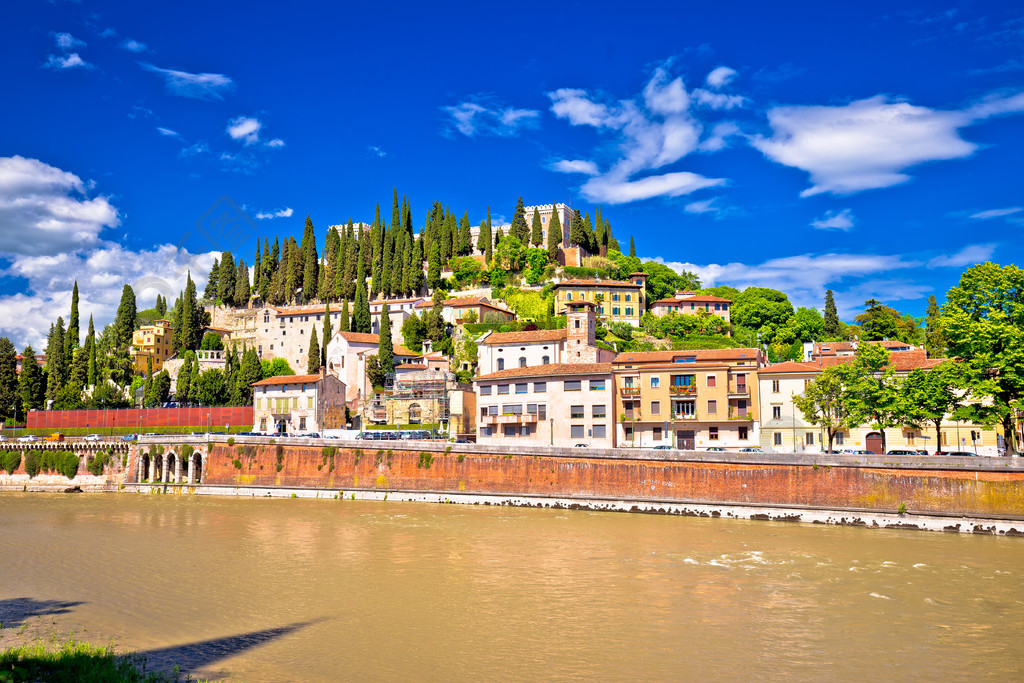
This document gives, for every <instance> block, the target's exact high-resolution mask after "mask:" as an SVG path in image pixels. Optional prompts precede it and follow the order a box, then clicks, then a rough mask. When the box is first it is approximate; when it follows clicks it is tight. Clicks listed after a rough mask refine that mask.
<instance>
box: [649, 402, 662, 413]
mask: <svg viewBox="0 0 1024 683" xmlns="http://www.w3.org/2000/svg"><path fill="white" fill-rule="evenodd" d="M651 415H661V401H651Z"/></svg>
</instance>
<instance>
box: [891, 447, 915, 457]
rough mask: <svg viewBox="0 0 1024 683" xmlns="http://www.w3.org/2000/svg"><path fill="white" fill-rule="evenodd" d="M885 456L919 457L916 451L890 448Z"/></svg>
mask: <svg viewBox="0 0 1024 683" xmlns="http://www.w3.org/2000/svg"><path fill="white" fill-rule="evenodd" d="M885 454H886V455H920V453H918V452H917V451H912V450H910V449H909V448H890V449H889V450H888V451H886V453H885Z"/></svg>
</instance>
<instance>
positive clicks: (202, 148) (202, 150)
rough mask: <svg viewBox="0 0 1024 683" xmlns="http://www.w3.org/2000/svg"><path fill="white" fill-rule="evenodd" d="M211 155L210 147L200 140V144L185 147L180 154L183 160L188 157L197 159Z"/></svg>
mask: <svg viewBox="0 0 1024 683" xmlns="http://www.w3.org/2000/svg"><path fill="white" fill-rule="evenodd" d="M209 153H210V147H209V146H208V145H207V144H206V143H205V142H203V141H202V140H200V141H199V142H196V143H193V144H191V145H189V146H188V147H183V148H182V149H181V151H180V152H178V156H179V157H180V158H182V159H187V158H188V157H197V156H200V155H203V154H209Z"/></svg>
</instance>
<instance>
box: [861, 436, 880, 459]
mask: <svg viewBox="0 0 1024 683" xmlns="http://www.w3.org/2000/svg"><path fill="white" fill-rule="evenodd" d="M864 443H865V446H866V447H867V450H869V451H871V452H872V453H877V454H879V455H881V454H882V435H881V434H880V433H878V432H871V433H870V434H868V435H867V436H866V437H864Z"/></svg>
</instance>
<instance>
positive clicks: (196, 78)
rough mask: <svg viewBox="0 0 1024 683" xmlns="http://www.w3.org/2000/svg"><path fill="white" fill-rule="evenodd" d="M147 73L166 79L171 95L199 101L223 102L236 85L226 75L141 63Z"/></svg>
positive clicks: (165, 82) (165, 83)
mask: <svg viewBox="0 0 1024 683" xmlns="http://www.w3.org/2000/svg"><path fill="white" fill-rule="evenodd" d="M139 66H141V67H142V68H143V69H145V70H146V71H149V72H151V73H155V74H159V75H160V76H163V78H164V87H165V88H166V89H167V92H168V93H170V94H171V95H177V96H179V97H191V98H194V99H198V100H222V99H224V94H225V93H226V92H230V91H231V90H233V89H234V87H235V83H234V81H232V80H231V79H230V78H229V77H227V76H225V75H224V74H207V73H201V74H193V73H189V72H187V71H177V70H175V69H163V68H161V67H158V66H153V65H152V64H146V63H145V62H140V63H139Z"/></svg>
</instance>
